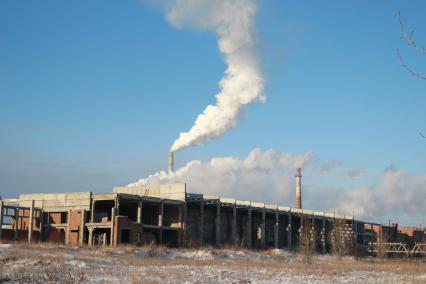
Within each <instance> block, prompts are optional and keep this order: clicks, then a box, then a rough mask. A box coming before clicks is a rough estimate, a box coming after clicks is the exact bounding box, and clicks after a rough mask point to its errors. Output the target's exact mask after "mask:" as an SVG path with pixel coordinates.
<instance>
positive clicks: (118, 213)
mask: <svg viewBox="0 0 426 284" xmlns="http://www.w3.org/2000/svg"><path fill="white" fill-rule="evenodd" d="M115 216H120V199H119V198H118V197H117V198H116V199H115Z"/></svg>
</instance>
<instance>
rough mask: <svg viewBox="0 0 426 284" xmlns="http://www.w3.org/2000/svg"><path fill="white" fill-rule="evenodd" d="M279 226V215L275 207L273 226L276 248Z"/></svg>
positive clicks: (278, 241)
mask: <svg viewBox="0 0 426 284" xmlns="http://www.w3.org/2000/svg"><path fill="white" fill-rule="evenodd" d="M279 228H280V215H279V213H278V209H277V210H276V211H275V226H274V244H275V248H276V249H278V248H280V239H279Z"/></svg>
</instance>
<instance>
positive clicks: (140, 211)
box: [137, 200, 143, 224]
mask: <svg viewBox="0 0 426 284" xmlns="http://www.w3.org/2000/svg"><path fill="white" fill-rule="evenodd" d="M142 206H143V201H142V200H139V201H138V218H137V222H138V223H139V224H142Z"/></svg>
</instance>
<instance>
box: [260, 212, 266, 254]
mask: <svg viewBox="0 0 426 284" xmlns="http://www.w3.org/2000/svg"><path fill="white" fill-rule="evenodd" d="M260 230H261V232H260V246H261V248H263V249H264V248H265V247H266V212H265V209H262V224H261V225H260Z"/></svg>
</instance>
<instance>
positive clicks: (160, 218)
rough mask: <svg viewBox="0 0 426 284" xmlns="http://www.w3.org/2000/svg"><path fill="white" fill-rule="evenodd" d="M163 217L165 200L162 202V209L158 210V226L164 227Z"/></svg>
mask: <svg viewBox="0 0 426 284" xmlns="http://www.w3.org/2000/svg"><path fill="white" fill-rule="evenodd" d="M163 215H164V200H161V202H160V208H159V210H158V226H160V227H162V226H163Z"/></svg>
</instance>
